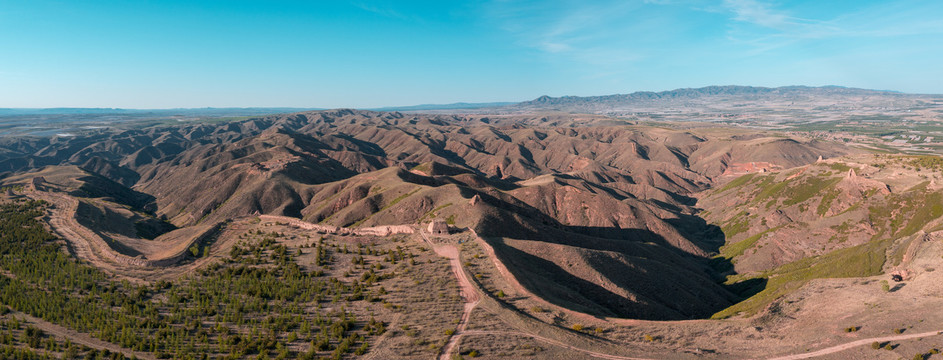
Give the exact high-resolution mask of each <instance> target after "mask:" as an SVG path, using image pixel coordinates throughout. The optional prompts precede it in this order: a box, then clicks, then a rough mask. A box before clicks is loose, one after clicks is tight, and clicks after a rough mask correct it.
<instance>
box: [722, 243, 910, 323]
mask: <svg viewBox="0 0 943 360" xmlns="http://www.w3.org/2000/svg"><path fill="white" fill-rule="evenodd" d="M890 243H891V241H890V240H882V241H872V242H870V243H867V244H862V245H858V246H854V247H850V248H845V249H840V250H836V251H833V252H830V253H828V254H825V255H821V256H815V257H809V258H805V259H802V260H799V261H795V262H792V263H789V264H785V265H782V266H780V267H778V268H776V269H773V270H770V271H767V272H764V273H762V274H760V275H759V276H752V277H748V278H739V277H731V278H730V279H731V280H734V281H728V285H736V283H740V282H744V281H749V280H752V279H756V278H766V279H767V283H766V288H765V289H763V291H760V292H759V293H757V294H756V295H753V296H752V297H750V298H748V299H746V300H744V301H741V302H739V303H737V304H734V305H733V306H730V307H728V308H726V309H724V310H721V311H719V312H717V313H715V314H714V315H713V316H712V317H711V318H713V319H724V318H728V317H731V316H735V315H737V314H741V313H742V314H744V315H746V316H752V315H755V314H756V313H757V312H759V311H760V310H762V309H763V308H765V307H766V306H767V305H769V304H770V303H772V302H773V301H776V300H777V299H779V298H781V297H783V296H785V295H787V294H789V293H791V292H793V291H795V290H798V289H799V288H800V287H802V286H803V285H805V284H806V283H808V282H809V281H810V280H812V279H823V278H847V277H864V276H874V275H878V274H881V269H882V267H883V266H884V262H885V261H886V257H885V255H884V254H885V252H886V251H887V247H888V246H889V245H890ZM736 280H739V281H736Z"/></svg>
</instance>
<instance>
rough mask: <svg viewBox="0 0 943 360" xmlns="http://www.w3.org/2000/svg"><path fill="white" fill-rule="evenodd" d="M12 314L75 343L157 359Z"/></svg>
mask: <svg viewBox="0 0 943 360" xmlns="http://www.w3.org/2000/svg"><path fill="white" fill-rule="evenodd" d="M11 315H15V316H16V318H17V319H21V320H24V321H25V322H26V323H28V324H30V325H32V326H35V327H36V328H39V329H41V330H42V331H44V332H46V333H47V334H51V335H54V336H56V337H60V338H65V339H69V341H72V342H73V343H75V344H79V345H85V346H88V347H92V348H96V349H108V351H111V352H114V353H122V354H124V355H125V356H128V357H130V356H131V355H132V354H133V355H134V356H137V358H138V359H156V358H155V357H154V355H152V354H150V353H146V352H140V351H134V350H131V349H126V348H123V347H120V346H118V345H115V344H112V343H109V342H105V341H102V340H99V339H96V338H93V337H91V336H90V335H88V334H83V333H80V332H77V331H75V330H71V329H68V328H65V327H62V326H59V325H56V324H53V323H51V322H48V321H46V320H43V319H40V318H37V317H34V316H30V315H27V314H24V313H21V312H12V313H11Z"/></svg>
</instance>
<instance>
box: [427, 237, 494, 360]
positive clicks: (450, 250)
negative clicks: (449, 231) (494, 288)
mask: <svg viewBox="0 0 943 360" xmlns="http://www.w3.org/2000/svg"><path fill="white" fill-rule="evenodd" d="M419 234H420V235H422V239H423V240H424V241H425V242H426V244H428V245H429V246H431V247H432V251H435V253H436V254H437V255H439V256H442V257H446V258H448V259H449V267H450V268H451V269H452V275H455V278H456V279H457V280H458V284H459V287H460V289H461V292H462V298H463V299H464V300H465V309H464V311H462V318H461V320H459V323H458V326H457V327H456V329H455V333H454V334H452V336H451V337H449V341H448V342H447V343H446V344H445V346H444V347H442V353H440V354H439V360H448V359H450V358H451V356H452V352H454V351H455V347H456V346H458V343H459V341H460V340H461V339H462V335H463V334H465V332H466V331H465V329H466V328H467V327H468V320H469V319H470V318H471V313H472V311H474V310H475V307H477V306H478V302H479V301H481V297H480V295H479V294H478V291H477V290H476V289H475V286H474V285H472V283H471V280H469V279H468V275H467V274H465V271H464V270H462V262H461V259H460V257H459V256H458V247H457V246H455V245H452V244H435V243H433V242H432V241H430V240H429V237H427V236H426V233H425V232H423V231H422V229H420V230H419Z"/></svg>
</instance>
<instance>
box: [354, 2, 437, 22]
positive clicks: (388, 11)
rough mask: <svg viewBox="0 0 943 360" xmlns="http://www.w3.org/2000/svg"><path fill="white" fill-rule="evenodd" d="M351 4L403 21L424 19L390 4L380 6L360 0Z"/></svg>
mask: <svg viewBox="0 0 943 360" xmlns="http://www.w3.org/2000/svg"><path fill="white" fill-rule="evenodd" d="M350 4H351V5H353V6H355V7H357V8H358V9H360V10H363V11H366V12H370V13H373V14H376V15H380V16H383V17H388V18H391V19H397V20H403V21H412V22H421V21H422V19H420V18H419V17H416V16H413V15H407V14H403V13H401V12H399V11H397V10H395V9H393V8H392V7H389V6H378V5H374V4H367V3H363V2H359V1H355V2H351V3H350Z"/></svg>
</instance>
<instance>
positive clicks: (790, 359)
mask: <svg viewBox="0 0 943 360" xmlns="http://www.w3.org/2000/svg"><path fill="white" fill-rule="evenodd" d="M941 334H943V331H928V332H922V333H917V334H908V335H896V336H883V337H876V338H870V339H861V340H856V341H852V342H848V343H844V344H841V345H835V346H832V347H827V348H824V349H821V350H818V351H813V352H810V353H805V354H795V355H787V356H782V357H778V358H772V359H769V360H798V359H808V358H814V357H819V356H825V355H829V354H834V353H837V352H840V351H845V350H848V349H851V348H853V347H858V346H862V345H868V344H871V343H873V342H875V341H876V342H879V343H883V342H888V341H900V340H908V339H915V338H922V337H928V336H937V335H941Z"/></svg>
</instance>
